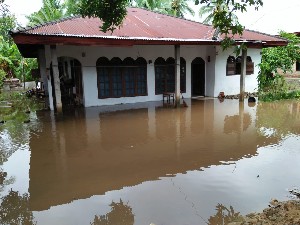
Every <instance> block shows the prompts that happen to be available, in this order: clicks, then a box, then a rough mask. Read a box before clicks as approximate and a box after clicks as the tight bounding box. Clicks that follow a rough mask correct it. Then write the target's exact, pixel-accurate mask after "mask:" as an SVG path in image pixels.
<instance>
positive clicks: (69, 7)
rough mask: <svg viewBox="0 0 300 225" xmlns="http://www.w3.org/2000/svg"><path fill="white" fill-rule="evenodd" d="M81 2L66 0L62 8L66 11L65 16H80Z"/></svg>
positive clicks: (78, 0)
mask: <svg viewBox="0 0 300 225" xmlns="http://www.w3.org/2000/svg"><path fill="white" fill-rule="evenodd" d="M79 4H80V0H65V2H64V3H63V5H62V7H63V9H65V16H74V15H77V14H79Z"/></svg>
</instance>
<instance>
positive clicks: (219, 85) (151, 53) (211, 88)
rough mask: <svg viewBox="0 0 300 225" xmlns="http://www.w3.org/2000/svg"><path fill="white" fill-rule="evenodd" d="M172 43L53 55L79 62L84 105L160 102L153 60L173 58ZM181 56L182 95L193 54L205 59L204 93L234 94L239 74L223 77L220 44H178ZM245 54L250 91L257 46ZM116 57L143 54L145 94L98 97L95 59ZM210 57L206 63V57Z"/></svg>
mask: <svg viewBox="0 0 300 225" xmlns="http://www.w3.org/2000/svg"><path fill="white" fill-rule="evenodd" d="M174 51H175V50H174V46H173V45H165V46H157V45H154V46H132V47H130V46H128V47H127V46H125V47H94V46H57V57H72V58H76V59H77V60H79V61H80V63H81V65H82V72H83V88H84V99H83V102H84V105H85V106H86V107H88V106H100V105H114V104H125V103H135V102H145V101H160V100H162V96H161V95H155V74H154V61H155V59H157V58H158V57H163V58H164V59H167V58H168V57H173V58H174V57H175V52H174ZM180 54H181V57H183V58H184V59H185V60H186V93H184V94H183V96H184V98H190V97H191V62H192V61H193V60H194V59H195V58H196V57H201V58H202V59H203V60H204V61H205V70H206V74H205V77H206V78H205V81H206V84H205V95H206V96H214V97H217V96H218V94H219V92H221V91H223V92H225V94H226V95H231V94H238V93H239V90H240V89H239V84H240V76H238V75H235V76H226V61H227V58H228V56H229V55H233V53H232V51H226V52H223V51H222V50H221V49H220V47H215V46H181V49H180ZM248 55H249V56H251V58H252V61H253V62H254V65H255V69H254V72H255V73H254V75H250V76H248V75H247V76H246V81H245V83H246V91H247V92H253V91H255V88H256V87H257V80H256V77H257V74H258V67H256V65H257V64H258V63H259V62H260V59H261V57H260V49H248ZM103 56H104V57H107V58H108V59H111V58H113V57H119V58H120V59H121V60H124V59H125V58H126V57H132V58H133V59H136V58H138V57H143V58H144V59H145V60H146V61H147V62H149V60H151V61H152V63H148V64H147V83H148V95H147V96H137V97H122V98H107V99H98V88H97V71H96V62H97V59H98V58H99V57H103ZM208 56H210V62H208V60H207V58H208Z"/></svg>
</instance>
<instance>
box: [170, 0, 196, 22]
mask: <svg viewBox="0 0 300 225" xmlns="http://www.w3.org/2000/svg"><path fill="white" fill-rule="evenodd" d="M168 12H169V14H171V15H174V16H177V17H181V18H183V17H184V14H186V13H189V14H191V15H195V12H194V10H193V9H192V8H191V7H189V6H188V4H187V1H186V0H172V2H171V8H170V10H168Z"/></svg>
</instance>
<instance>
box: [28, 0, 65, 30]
mask: <svg viewBox="0 0 300 225" xmlns="http://www.w3.org/2000/svg"><path fill="white" fill-rule="evenodd" d="M64 16H65V14H64V7H63V5H61V4H60V2H59V0H43V7H42V8H41V9H40V10H39V11H37V12H34V13H32V14H31V15H29V16H26V18H27V19H28V20H29V24H28V25H29V26H36V25H39V24H43V23H45V22H48V21H54V20H58V19H61V18H63V17H64Z"/></svg>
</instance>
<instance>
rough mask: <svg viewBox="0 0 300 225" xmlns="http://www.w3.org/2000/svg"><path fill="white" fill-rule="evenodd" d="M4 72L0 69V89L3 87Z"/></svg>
mask: <svg viewBox="0 0 300 225" xmlns="http://www.w3.org/2000/svg"><path fill="white" fill-rule="evenodd" d="M5 76H6V72H5V71H4V70H2V69H0V89H1V88H2V87H3V84H4V79H5Z"/></svg>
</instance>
